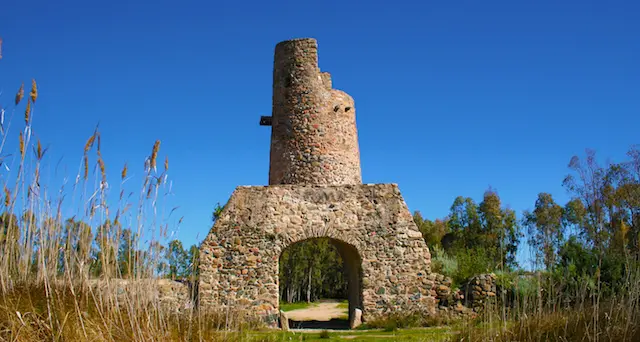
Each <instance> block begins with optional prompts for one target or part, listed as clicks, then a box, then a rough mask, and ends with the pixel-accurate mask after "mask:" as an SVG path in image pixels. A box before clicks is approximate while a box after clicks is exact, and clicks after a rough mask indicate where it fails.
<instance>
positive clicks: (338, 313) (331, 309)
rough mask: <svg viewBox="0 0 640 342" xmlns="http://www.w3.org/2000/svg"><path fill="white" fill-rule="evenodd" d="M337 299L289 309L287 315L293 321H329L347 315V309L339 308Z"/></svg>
mask: <svg viewBox="0 0 640 342" xmlns="http://www.w3.org/2000/svg"><path fill="white" fill-rule="evenodd" d="M339 305H340V303H339V302H338V301H322V302H320V303H318V304H317V305H314V306H312V307H310V308H305V309H298V310H291V311H289V312H287V317H289V319H291V320H294V321H330V320H331V319H333V318H339V317H344V316H345V315H348V309H346V308H339V307H338V306H339Z"/></svg>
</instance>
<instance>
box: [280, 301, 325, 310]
mask: <svg viewBox="0 0 640 342" xmlns="http://www.w3.org/2000/svg"><path fill="white" fill-rule="evenodd" d="M314 306H318V303H307V302H297V303H286V302H280V310H282V311H285V312H287V311H293V310H300V309H307V308H310V307H314Z"/></svg>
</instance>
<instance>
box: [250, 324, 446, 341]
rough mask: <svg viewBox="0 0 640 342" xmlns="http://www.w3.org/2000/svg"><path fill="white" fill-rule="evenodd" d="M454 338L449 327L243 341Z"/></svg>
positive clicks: (273, 334) (275, 334) (258, 335)
mask: <svg viewBox="0 0 640 342" xmlns="http://www.w3.org/2000/svg"><path fill="white" fill-rule="evenodd" d="M452 336H453V332H452V331H451V328H449V327H437V328H420V329H398V330H396V331H392V332H385V331H382V330H364V331H362V330H348V331H329V332H326V331H314V332H282V331H263V332H246V333H244V335H243V336H242V340H243V341H273V342H275V341H326V340H333V341H447V340H448V339H449V338H451V337H452Z"/></svg>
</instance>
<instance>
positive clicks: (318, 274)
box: [279, 238, 347, 303]
mask: <svg viewBox="0 0 640 342" xmlns="http://www.w3.org/2000/svg"><path fill="white" fill-rule="evenodd" d="M279 272H280V298H282V299H283V300H284V301H285V302H288V303H292V302H298V301H302V300H306V301H307V302H312V301H315V300H317V299H320V298H346V293H347V292H346V291H347V286H346V280H345V279H346V278H345V275H344V266H343V262H342V257H341V256H340V253H339V252H338V249H337V248H336V246H334V245H333V244H332V243H331V240H329V239H327V238H317V239H309V240H305V241H302V242H299V243H296V244H294V245H292V246H290V247H288V248H287V249H285V250H284V251H283V252H282V255H281V257H280V270H279Z"/></svg>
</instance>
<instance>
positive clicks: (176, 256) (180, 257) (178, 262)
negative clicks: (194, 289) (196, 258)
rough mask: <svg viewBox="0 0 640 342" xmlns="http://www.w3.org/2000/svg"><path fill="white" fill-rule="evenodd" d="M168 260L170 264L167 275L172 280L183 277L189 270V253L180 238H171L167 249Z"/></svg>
mask: <svg viewBox="0 0 640 342" xmlns="http://www.w3.org/2000/svg"><path fill="white" fill-rule="evenodd" d="M166 253H167V255H166V260H167V264H168V266H169V270H168V271H169V273H168V274H167V276H168V277H169V278H171V279H172V280H176V279H183V278H186V277H187V276H188V272H189V255H188V253H187V252H186V251H185V250H184V248H183V247H182V242H180V240H171V241H170V242H169V244H168V246H167V249H166Z"/></svg>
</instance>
